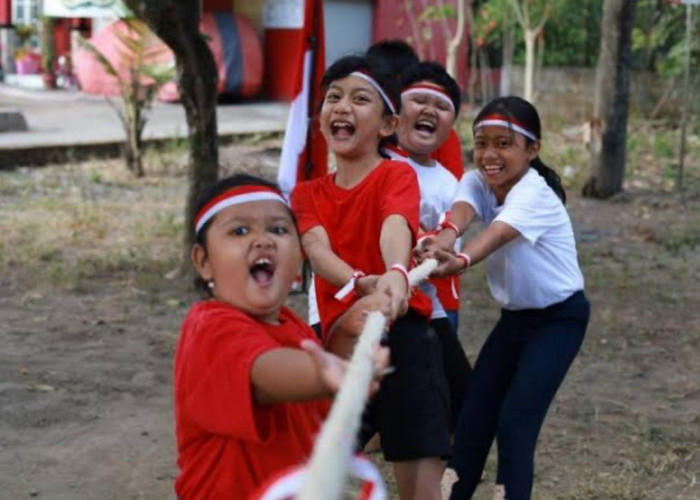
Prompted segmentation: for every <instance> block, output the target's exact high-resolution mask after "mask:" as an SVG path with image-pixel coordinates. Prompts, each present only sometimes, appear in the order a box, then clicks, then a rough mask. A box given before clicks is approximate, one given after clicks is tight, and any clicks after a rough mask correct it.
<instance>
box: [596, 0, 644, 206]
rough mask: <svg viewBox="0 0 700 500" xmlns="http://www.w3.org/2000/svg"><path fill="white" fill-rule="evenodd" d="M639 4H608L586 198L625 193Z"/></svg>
mask: <svg viewBox="0 0 700 500" xmlns="http://www.w3.org/2000/svg"><path fill="white" fill-rule="evenodd" d="M635 3H636V0H605V2H604V4H603V26H602V30H601V33H602V34H601V42H600V55H599V57H598V67H597V69H596V89H595V102H594V109H593V117H592V119H591V141H590V145H589V149H590V153H591V157H590V177H589V179H588V181H587V182H586V185H585V186H584V188H583V195H584V196H589V197H595V198H608V197H610V196H612V195H614V194H615V193H618V192H620V191H622V180H623V178H624V173H625V155H626V143H627V110H628V102H629V88H630V68H631V59H632V24H633V14H634V7H635Z"/></svg>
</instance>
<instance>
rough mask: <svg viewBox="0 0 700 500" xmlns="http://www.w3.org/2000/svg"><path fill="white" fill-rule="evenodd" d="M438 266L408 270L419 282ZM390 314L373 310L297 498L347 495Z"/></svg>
mask: <svg viewBox="0 0 700 500" xmlns="http://www.w3.org/2000/svg"><path fill="white" fill-rule="evenodd" d="M436 267H437V261H436V260H435V259H428V260H426V261H425V262H423V263H422V264H420V265H419V266H418V267H416V268H414V269H412V270H411V271H410V272H409V273H408V278H409V283H410V285H411V286H415V285H417V284H418V283H420V282H421V281H423V280H425V279H426V278H427V277H428V276H430V273H431V272H433V270H435V268H436ZM385 326H386V317H384V315H383V314H381V313H380V312H376V311H375V312H371V313H370V314H369V315H368V317H367V321H366V322H365V326H364V328H363V330H362V333H361V334H360V337H359V340H358V343H357V346H356V347H355V350H354V352H353V355H352V357H351V358H350V363H349V364H348V367H347V371H346V372H345V378H344V381H343V385H342V386H341V387H340V390H339V391H338V393H337V394H336V397H335V402H334V403H333V407H332V408H331V412H330V415H329V416H328V419H327V420H326V422H325V423H324V425H323V427H322V428H321V433H320V434H319V437H318V439H317V441H316V446H315V447H314V451H313V453H312V455H311V460H310V462H309V465H308V466H307V470H308V474H306V477H305V481H304V483H303V486H302V488H301V490H300V492H299V494H298V495H297V497H296V499H297V500H338V499H342V498H343V490H344V488H345V482H346V480H347V471H348V469H349V468H350V466H351V463H352V459H353V456H354V451H355V439H356V436H357V433H358V431H359V428H360V424H361V419H362V412H363V411H364V408H365V403H366V402H367V398H368V391H367V388H368V387H369V384H370V382H371V380H372V377H373V371H374V369H373V356H372V355H373V352H374V346H375V345H377V344H378V343H379V341H380V339H381V337H382V333H383V332H384V328H385Z"/></svg>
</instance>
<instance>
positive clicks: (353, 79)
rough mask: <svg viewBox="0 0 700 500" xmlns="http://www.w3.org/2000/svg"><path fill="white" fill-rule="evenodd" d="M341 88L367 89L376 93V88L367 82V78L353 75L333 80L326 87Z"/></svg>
mask: <svg viewBox="0 0 700 500" xmlns="http://www.w3.org/2000/svg"><path fill="white" fill-rule="evenodd" d="M332 88H336V89H341V90H345V91H357V90H367V91H370V92H374V93H377V94H378V92H377V90H376V89H375V88H374V87H373V86H372V84H371V83H369V82H368V81H367V80H365V79H363V78H360V77H359V76H355V75H346V76H344V77H342V78H338V79H337V80H333V81H332V82H331V83H330V84H329V85H328V89H329V90H330V89H332Z"/></svg>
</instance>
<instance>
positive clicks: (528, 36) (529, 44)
mask: <svg viewBox="0 0 700 500" xmlns="http://www.w3.org/2000/svg"><path fill="white" fill-rule="evenodd" d="M524 35H525V90H524V92H523V94H524V95H523V97H525V100H526V101H530V102H532V89H533V82H534V79H535V39H536V38H537V32H535V31H534V30H531V29H526V30H525V33H524Z"/></svg>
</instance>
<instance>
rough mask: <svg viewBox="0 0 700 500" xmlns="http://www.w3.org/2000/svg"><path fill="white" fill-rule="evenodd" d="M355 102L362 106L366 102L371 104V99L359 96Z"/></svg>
mask: <svg viewBox="0 0 700 500" xmlns="http://www.w3.org/2000/svg"><path fill="white" fill-rule="evenodd" d="M353 100H354V101H355V102H358V103H360V104H364V103H366V102H370V98H369V97H368V96H366V95H364V94H357V95H356V96H355V98H354V99H353Z"/></svg>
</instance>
